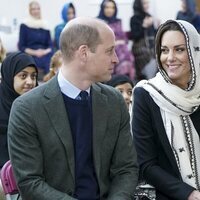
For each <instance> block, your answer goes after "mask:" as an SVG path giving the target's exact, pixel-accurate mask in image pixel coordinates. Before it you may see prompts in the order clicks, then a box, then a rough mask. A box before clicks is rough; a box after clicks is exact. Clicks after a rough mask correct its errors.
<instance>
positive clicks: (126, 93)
mask: <svg viewBox="0 0 200 200" xmlns="http://www.w3.org/2000/svg"><path fill="white" fill-rule="evenodd" d="M115 88H116V89H118V90H119V91H120V92H121V93H122V96H123V97H124V100H125V102H126V105H127V107H128V108H129V106H130V104H131V98H132V89H133V88H132V86H131V84H130V83H124V84H121V85H117V86H116V87H115Z"/></svg>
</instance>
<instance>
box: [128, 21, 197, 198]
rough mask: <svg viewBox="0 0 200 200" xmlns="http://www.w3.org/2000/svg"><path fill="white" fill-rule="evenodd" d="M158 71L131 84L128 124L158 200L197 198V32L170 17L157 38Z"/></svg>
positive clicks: (144, 176)
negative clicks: (132, 93) (130, 106)
mask: <svg viewBox="0 0 200 200" xmlns="http://www.w3.org/2000/svg"><path fill="white" fill-rule="evenodd" d="M155 53H156V59H157V63H158V69H159V72H158V73H157V75H156V77H155V78H152V79H150V80H148V81H141V82H139V83H138V84H137V85H136V87H135V89H134V96H133V99H134V103H133V121H132V122H133V123H132V130H133V136H134V141H135V144H136V150H137V154H138V162H139V165H140V170H141V175H142V177H143V178H144V179H145V180H146V181H147V183H149V184H151V185H153V186H154V187H155V189H156V199H158V200H171V199H174V200H183V199H185V200H195V199H196V200H198V199H200V192H199V190H200V156H199V155H200V153H199V152H200V143H199V139H200V123H199V119H200V109H199V108H200V107H199V106H200V98H199V97H200V68H199V66H200V36H199V34H198V32H197V30H196V29H195V27H194V26H192V24H190V23H189V22H186V21H183V20H177V21H176V20H168V21H166V22H165V23H164V24H162V25H161V26H160V27H159V29H158V32H157V35H156V39H155Z"/></svg>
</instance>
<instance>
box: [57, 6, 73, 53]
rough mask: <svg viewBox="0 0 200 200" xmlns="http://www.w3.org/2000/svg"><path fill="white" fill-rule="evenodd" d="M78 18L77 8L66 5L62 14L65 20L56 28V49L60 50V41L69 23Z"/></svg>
mask: <svg viewBox="0 0 200 200" xmlns="http://www.w3.org/2000/svg"><path fill="white" fill-rule="evenodd" d="M75 16H76V12H75V7H74V5H73V4H72V3H66V4H65V5H64V6H63V8H62V12H61V17H62V19H63V22H62V23H61V24H58V25H57V26H56V28H55V47H56V49H59V39H60V34H61V32H62V30H63V28H64V27H65V25H66V24H67V22H68V21H70V20H71V19H73V18H74V17H75Z"/></svg>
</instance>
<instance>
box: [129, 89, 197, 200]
mask: <svg viewBox="0 0 200 200" xmlns="http://www.w3.org/2000/svg"><path fill="white" fill-rule="evenodd" d="M133 113H134V115H133V124H132V125H133V135H134V141H135V145H136V150H137V153H138V162H139V166H140V170H141V174H142V177H143V178H144V179H145V180H146V181H147V182H148V183H150V184H152V185H153V186H154V187H155V188H156V193H157V194H156V195H157V199H158V200H175V199H176V200H187V199H188V196H189V195H190V193H191V192H192V191H193V190H195V188H193V187H192V186H190V185H188V184H186V183H184V182H183V181H182V178H181V174H180V172H179V169H178V166H177V164H176V160H175V157H174V154H173V151H172V149H171V146H170V143H169V141H168V138H167V135H166V131H165V128H164V125H163V121H162V117H161V113H160V108H159V107H158V106H157V104H156V103H155V102H154V101H153V99H152V98H151V96H150V95H149V93H148V92H147V91H145V90H144V89H143V88H140V87H139V88H136V89H135V91H134V108H133ZM191 119H192V121H193V123H194V126H195V128H196V130H197V132H198V133H200V123H199V119H200V110H198V111H196V112H195V113H193V114H192V115H191Z"/></svg>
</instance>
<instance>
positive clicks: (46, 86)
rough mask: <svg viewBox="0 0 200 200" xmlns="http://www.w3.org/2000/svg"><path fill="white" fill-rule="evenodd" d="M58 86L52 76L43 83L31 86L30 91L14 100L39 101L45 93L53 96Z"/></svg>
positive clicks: (56, 92)
mask: <svg viewBox="0 0 200 200" xmlns="http://www.w3.org/2000/svg"><path fill="white" fill-rule="evenodd" d="M58 91H59V86H58V83H57V79H56V78H53V79H52V80H50V81H48V82H46V83H43V84H42V85H39V86H37V87H36V88H33V89H32V90H31V91H29V92H27V93H25V94H23V95H21V96H19V97H18V98H17V99H16V100H17V101H18V100H19V101H23V102H30V103H31V104H33V103H36V104H37V103H40V102H41V100H42V98H43V97H44V96H47V95H46V94H51V96H55V95H56V94H58Z"/></svg>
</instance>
